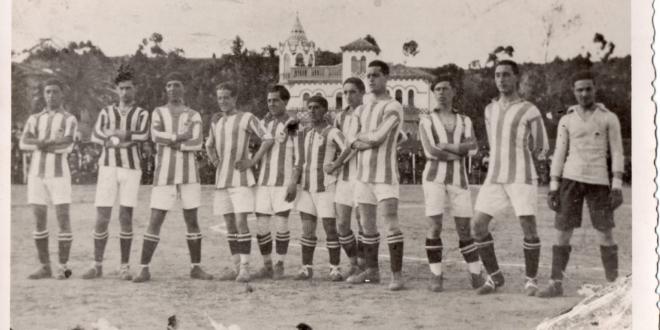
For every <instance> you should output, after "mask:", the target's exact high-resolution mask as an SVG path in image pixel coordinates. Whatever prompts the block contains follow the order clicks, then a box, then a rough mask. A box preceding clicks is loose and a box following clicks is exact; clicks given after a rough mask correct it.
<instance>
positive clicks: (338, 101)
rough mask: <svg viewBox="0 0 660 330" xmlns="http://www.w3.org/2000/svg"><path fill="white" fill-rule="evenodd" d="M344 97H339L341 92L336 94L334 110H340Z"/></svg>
mask: <svg viewBox="0 0 660 330" xmlns="http://www.w3.org/2000/svg"><path fill="white" fill-rule="evenodd" d="M343 103H344V97H343V96H342V95H341V92H339V93H337V96H335V109H337V110H341V108H342V107H343V106H344V105H343Z"/></svg>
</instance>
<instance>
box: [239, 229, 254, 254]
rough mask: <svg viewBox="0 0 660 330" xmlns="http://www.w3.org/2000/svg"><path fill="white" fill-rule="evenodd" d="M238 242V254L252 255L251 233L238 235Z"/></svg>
mask: <svg viewBox="0 0 660 330" xmlns="http://www.w3.org/2000/svg"><path fill="white" fill-rule="evenodd" d="M236 240H237V241H238V253H239V254H248V255H249V254H250V252H252V236H251V235H250V233H249V232H248V233H245V234H238V235H236Z"/></svg>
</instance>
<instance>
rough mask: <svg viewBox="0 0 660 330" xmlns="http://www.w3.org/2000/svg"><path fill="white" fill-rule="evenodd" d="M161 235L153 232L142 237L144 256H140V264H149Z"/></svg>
mask: <svg viewBox="0 0 660 330" xmlns="http://www.w3.org/2000/svg"><path fill="white" fill-rule="evenodd" d="M159 241H160V237H159V236H158V235H153V234H148V233H147V234H144V238H143V239H142V256H141V257H140V264H141V265H142V266H147V265H149V263H151V257H152V256H153V255H154V252H155V251H156V247H157V246H158V242H159Z"/></svg>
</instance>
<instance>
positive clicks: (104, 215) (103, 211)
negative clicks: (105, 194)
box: [96, 206, 112, 222]
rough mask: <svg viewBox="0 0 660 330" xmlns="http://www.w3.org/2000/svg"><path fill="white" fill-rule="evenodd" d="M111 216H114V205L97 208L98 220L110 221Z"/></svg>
mask: <svg viewBox="0 0 660 330" xmlns="http://www.w3.org/2000/svg"><path fill="white" fill-rule="evenodd" d="M111 216H112V207H105V206H101V207H97V208H96V221H97V222H105V221H110V217H111Z"/></svg>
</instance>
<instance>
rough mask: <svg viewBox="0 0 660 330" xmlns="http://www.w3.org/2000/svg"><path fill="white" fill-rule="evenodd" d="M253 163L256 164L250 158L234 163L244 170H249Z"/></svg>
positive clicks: (236, 166) (235, 166) (238, 168)
mask: <svg viewBox="0 0 660 330" xmlns="http://www.w3.org/2000/svg"><path fill="white" fill-rule="evenodd" d="M253 165H254V164H252V160H250V159H241V160H239V161H237V162H236V163H235V164H234V168H236V169H237V170H239V171H241V172H243V171H245V170H247V169H248V168H250V167H252V166H253Z"/></svg>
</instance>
